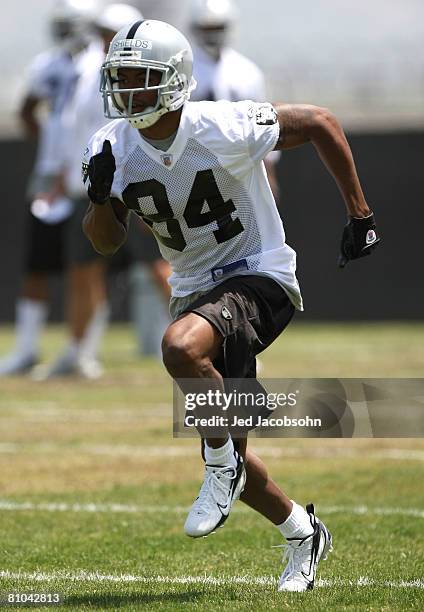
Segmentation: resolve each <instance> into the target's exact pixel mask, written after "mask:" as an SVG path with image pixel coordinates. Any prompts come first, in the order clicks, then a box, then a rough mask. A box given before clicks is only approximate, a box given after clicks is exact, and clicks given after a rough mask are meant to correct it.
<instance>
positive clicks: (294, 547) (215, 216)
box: [83, 20, 379, 591]
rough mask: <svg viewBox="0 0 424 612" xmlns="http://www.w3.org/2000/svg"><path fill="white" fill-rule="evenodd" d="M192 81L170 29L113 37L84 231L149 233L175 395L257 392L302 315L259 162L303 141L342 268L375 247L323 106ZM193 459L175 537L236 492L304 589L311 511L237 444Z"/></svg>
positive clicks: (316, 547)
mask: <svg viewBox="0 0 424 612" xmlns="http://www.w3.org/2000/svg"><path fill="white" fill-rule="evenodd" d="M193 85H194V83H193V80H192V52H191V48H190V45H189V43H188V41H187V40H186V39H185V37H184V36H182V34H181V33H180V32H178V31H177V30H175V28H173V27H172V26H169V25H168V24H165V23H163V22H158V21H149V20H147V21H142V22H137V23H135V24H132V25H131V26H128V27H127V28H124V29H123V30H121V31H120V32H118V34H117V36H116V37H115V39H114V40H113V41H112V44H111V47H110V51H109V53H108V56H107V59H106V62H105V65H104V67H103V85H102V89H103V94H104V97H105V100H106V102H107V104H108V106H107V111H108V114H109V113H110V111H111V110H115V114H117V115H118V116H121V117H123V119H118V120H117V121H114V122H112V123H111V124H109V125H108V126H106V127H105V128H102V129H101V130H99V131H98V132H97V133H96V134H95V135H94V136H93V138H92V140H91V142H90V144H89V147H88V151H87V154H86V157H85V160H84V162H83V169H84V173H85V177H86V179H89V180H88V194H89V197H90V200H91V204H90V206H89V209H88V211H87V214H86V216H85V219H84V229H85V232H86V234H87V236H88V237H89V238H90V239H91V241H92V243H93V245H94V247H95V248H96V249H97V250H98V251H99V252H101V253H104V254H111V253H114V252H115V251H116V250H117V249H118V248H119V247H120V246H121V245H122V244H123V243H124V241H125V239H126V236H127V231H128V222H129V217H130V211H131V210H132V211H133V212H134V213H135V214H137V215H139V216H141V217H142V218H143V219H144V220H145V221H146V222H147V223H148V224H149V225H151V227H152V229H153V231H154V233H155V235H156V237H157V239H158V241H159V243H160V248H161V251H162V254H163V256H164V257H165V258H167V259H168V260H169V261H170V263H171V266H172V269H173V274H172V276H171V279H170V280H171V286H172V294H173V296H174V297H173V299H172V302H171V312H172V314H173V316H174V321H173V323H171V325H170V326H169V328H168V329H167V331H166V333H165V336H164V339H163V360H164V364H165V366H166V368H167V370H168V372H169V373H170V374H171V375H172V376H173V378H175V379H179V382H180V385H182V388H183V391H184V389H185V388H186V383H185V382H182V380H183V379H199V380H205V379H207V382H208V384H209V385H210V386H211V387H212V388H215V389H221V390H222V389H224V388H225V387H224V385H225V377H234V378H239V379H243V378H246V377H247V378H248V380H251V381H252V384H255V379H254V376H255V357H256V354H257V353H258V352H260V351H261V350H263V349H264V348H266V347H267V346H269V344H271V343H272V342H273V340H274V339H275V338H276V337H277V336H278V335H279V333H281V331H282V330H283V329H284V328H285V326H286V325H287V324H288V322H289V321H290V319H291V317H292V316H293V313H294V310H295V307H296V308H299V309H300V308H302V303H301V296H300V291H299V286H298V283H297V280H296V276H295V267H296V266H295V253H294V251H293V250H292V249H291V248H290V247H289V246H288V245H287V244H286V242H285V235H284V229H283V226H282V223H281V221H280V218H279V215H278V212H277V209H276V206H275V203H274V200H273V197H272V193H271V190H270V187H269V184H268V181H267V178H266V174H265V170H264V166H263V163H262V160H263V158H264V157H265V156H266V155H267V153H269V152H270V151H272V150H273V149H277V150H281V149H289V148H291V147H296V146H298V145H301V144H304V143H307V142H311V143H312V144H313V145H314V147H315V149H316V150H317V153H318V154H319V155H320V158H321V159H322V161H323V163H324V164H325V166H326V167H327V169H328V171H329V172H330V173H331V174H332V175H333V177H334V179H335V180H336V182H337V185H338V187H339V189H340V192H341V195H342V197H343V199H344V202H345V204H346V208H347V211H348V214H349V216H350V220H349V222H348V224H347V226H346V227H345V229H344V232H343V237H342V245H341V260H340V263H341V265H345V264H346V263H347V262H348V261H349V260H350V259H356V258H358V257H362V256H363V255H367V254H369V253H370V252H371V251H372V249H373V248H375V246H376V245H377V243H378V241H379V238H378V236H377V233H376V228H375V223H374V218H373V214H372V213H371V211H370V209H369V208H368V205H367V203H366V201H365V198H364V195H363V192H362V189H361V186H360V183H359V179H358V176H357V172H356V168H355V164H354V161H353V158H352V154H351V151H350V148H349V145H348V143H347V141H346V138H345V136H344V133H343V130H342V128H341V127H340V125H339V123H338V122H337V120H336V118H335V117H334V116H333V115H332V114H331V113H330V112H329V111H328V110H326V109H322V108H319V107H315V106H309V105H285V104H280V103H277V104H275V105H274V106H272V105H270V104H263V103H262V104H257V103H254V102H251V101H245V102H239V103H230V102H224V101H222V102H197V103H196V102H189V101H188V99H189V96H190V91H191V89H192V87H193ZM249 377H250V378H249ZM257 384H258V385H259V383H257ZM203 454H204V459H205V462H206V466H205V480H204V483H203V485H202V488H201V490H200V493H199V496H198V498H197V499H196V501H195V502H194V504H193V506H192V509H191V511H190V513H189V515H188V517H187V520H186V523H185V531H186V533H187V534H188V535H190V536H192V537H198V536H204V535H207V534H209V533H211V532H212V531H213V530H214V529H216V528H217V527H219V526H220V525H221V524H222V523H223V522H224V521H225V520H226V518H227V516H228V514H229V512H230V510H231V507H232V505H233V503H234V501H235V500H236V499H237V498H238V497H239V496H240V499H242V501H244V502H245V503H247V504H248V505H249V506H251V507H252V508H254V509H255V510H257V511H258V512H260V513H261V514H263V515H264V516H265V517H266V518H268V519H269V520H270V521H271V522H272V523H273V524H275V525H276V526H277V527H278V529H279V530H280V532H281V533H282V534H283V536H284V537H285V538H286V539H287V555H288V558H289V562H288V565H287V567H286V568H285V570H284V572H283V574H282V576H281V579H280V583H279V589H280V590H283V591H305V590H307V589H310V588H312V587H313V584H314V578H315V572H316V567H317V564H318V562H319V561H320V559H321V558H325V555H326V554H327V553H328V552H329V550H330V549H331V535H330V533H329V532H328V530H327V528H326V527H325V526H324V525H323V523H322V522H321V521H319V519H318V518H317V517H316V516H315V514H314V509H313V506H312V505H311V506H307V510H306V511H305V510H304V509H303V508H302V507H301V506H300V505H298V504H296V503H295V502H293V501H292V500H290V499H289V498H288V497H287V495H286V494H285V493H284V492H283V491H282V490H281V489H280V488H279V487H278V486H277V485H276V483H274V482H273V481H272V479H271V478H270V477H269V475H268V473H267V471H266V468H265V466H264V464H263V463H262V461H261V460H260V459H259V458H258V457H256V455H255V454H254V453H252V452H251V451H250V450H249V449H247V440H246V439H240V440H237V441H236V440H233V439H232V437H231V436H230V435H228V433H226V432H224V433H221V435H220V436H219V437H218V436H214V437H211V436H210V435H206V440H205V444H204V450H203Z"/></svg>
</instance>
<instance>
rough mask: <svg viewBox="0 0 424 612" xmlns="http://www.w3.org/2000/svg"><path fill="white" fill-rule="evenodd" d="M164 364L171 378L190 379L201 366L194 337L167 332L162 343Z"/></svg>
mask: <svg viewBox="0 0 424 612" xmlns="http://www.w3.org/2000/svg"><path fill="white" fill-rule="evenodd" d="M162 358H163V363H164V365H165V367H166V369H167V370H168V372H169V373H170V374H171V376H181V377H183V376H184V375H185V376H187V377H189V376H190V375H191V374H192V373H193V371H194V370H195V369H196V368H198V367H199V366H200V364H201V356H200V354H199V351H198V350H197V348H196V342H195V339H194V337H192V336H188V335H183V336H177V334H175V333H173V332H172V331H171V332H170V331H168V332H166V334H165V336H164V338H163V341H162Z"/></svg>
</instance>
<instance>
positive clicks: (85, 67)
mask: <svg viewBox="0 0 424 612" xmlns="http://www.w3.org/2000/svg"><path fill="white" fill-rule="evenodd" d="M141 18H142V15H141V13H140V11H139V10H138V9H136V8H135V7H133V6H130V5H128V4H121V3H117V4H109V5H107V6H105V7H104V8H103V9H102V10H101V11H98V12H97V13H96V14H94V15H93V17H92V24H93V30H94V32H95V33H96V34H97V35H98V38H97V39H95V42H94V43H93V44H92V45H90V46H89V48H88V49H87V51H86V52H85V53H84V54H83V56H82V57H81V58H80V59H79V62H78V63H79V67H80V70H79V78H78V82H77V84H76V87H75V92H74V94H73V96H72V97H71V98H70V99H69V100H68V102H67V105H66V106H65V109H64V113H63V124H64V131H63V133H62V136H61V137H62V140H63V142H66V148H65V152H64V155H63V167H62V180H63V184H64V187H65V190H66V193H67V194H68V195H69V197H70V198H71V200H72V203H73V213H72V215H71V217H70V219H69V221H68V227H67V249H68V260H67V262H66V263H67V267H68V278H69V281H68V285H69V286H68V296H67V304H68V313H69V314H68V322H69V332H70V333H69V336H70V338H69V341H68V343H67V345H66V346H65V348H64V349H63V350H62V351H61V353H60V354H59V356H58V357H57V358H56V359H55V360H53V362H52V363H51V364H49V365H47V366H46V367H45V368H38V370H37V372H36V373H35V376H36V377H37V378H38V379H39V380H41V379H49V378H55V377H56V376H64V375H71V374H80V375H82V376H84V377H85V378H91V379H93V378H98V377H99V376H101V374H102V372H103V368H102V365H101V363H100V361H99V360H98V352H99V349H100V343H101V340H102V337H103V334H104V331H105V329H106V325H107V322H108V315H109V307H108V304H107V291H106V281H105V261H104V259H103V258H101V257H100V256H99V254H98V253H96V251H94V249H93V248H92V246H91V244H90V243H89V242H88V241H87V240H86V238H85V236H84V234H83V232H82V229H81V222H82V218H83V216H84V213H85V209H86V207H87V194H86V191H85V189H84V185H83V183H82V181H81V152H82V151H84V148H85V146H86V144H87V140H88V139H89V138H90V136H91V135H92V134H93V133H94V132H95V131H97V130H98V129H99V128H100V127H102V126H103V125H104V124H105V123H107V119H106V118H105V116H104V113H103V101H102V96H101V95H100V91H99V87H100V67H101V65H102V63H103V62H104V59H105V56H106V53H107V50H108V48H109V45H110V42H111V40H112V38H113V37H114V36H115V34H116V33H117V32H118V30H120V29H121V27H122V26H123V25H124V24H125V23H128V22H129V21H136V20H137V19H141ZM91 47H94V48H93V49H91Z"/></svg>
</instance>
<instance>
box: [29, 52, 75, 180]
mask: <svg viewBox="0 0 424 612" xmlns="http://www.w3.org/2000/svg"><path fill="white" fill-rule="evenodd" d="M77 78H78V73H77V69H76V65H75V62H74V60H73V59H72V57H71V56H70V55H69V54H68V53H65V51H62V50H60V49H53V50H50V51H46V52H44V53H41V54H40V55H38V56H37V57H36V58H35V59H34V61H33V63H32V64H31V66H30V68H29V74H28V79H27V95H30V96H34V97H35V98H38V99H41V100H45V101H46V102H47V103H48V107H49V111H48V115H47V117H46V118H45V120H44V121H43V123H42V125H41V132H40V140H39V143H38V149H37V158H36V162H35V168H34V171H35V172H36V173H37V174H40V175H43V176H44V175H48V174H56V173H57V172H59V171H60V170H61V168H62V165H63V151H64V147H63V121H62V112H63V109H64V107H65V104H66V102H67V101H68V100H69V99H70V98H71V97H72V95H73V91H74V88H75V85H76V82H77Z"/></svg>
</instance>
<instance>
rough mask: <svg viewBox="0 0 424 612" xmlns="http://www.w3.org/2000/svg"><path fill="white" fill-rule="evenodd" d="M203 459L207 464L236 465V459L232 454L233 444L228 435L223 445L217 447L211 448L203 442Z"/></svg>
mask: <svg viewBox="0 0 424 612" xmlns="http://www.w3.org/2000/svg"><path fill="white" fill-rule="evenodd" d="M205 460H206V463H207V464H208V465H232V466H233V467H237V460H236V458H235V455H234V444H233V441H232V439H231V438H230V437H229V436H228V440H227V441H226V443H225V444H224V446H220V447H219V448H211V447H210V446H208V444H207V442H205Z"/></svg>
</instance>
